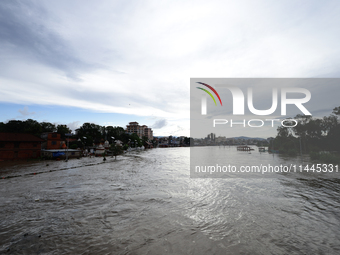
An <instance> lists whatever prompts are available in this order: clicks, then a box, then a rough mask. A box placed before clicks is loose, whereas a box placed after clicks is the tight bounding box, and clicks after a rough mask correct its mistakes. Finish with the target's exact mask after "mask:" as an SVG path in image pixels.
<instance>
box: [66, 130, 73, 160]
mask: <svg viewBox="0 0 340 255" xmlns="http://www.w3.org/2000/svg"><path fill="white" fill-rule="evenodd" d="M65 136H67V147H66V160H65V161H66V162H67V161H68V146H69V144H70V136H72V134H65Z"/></svg>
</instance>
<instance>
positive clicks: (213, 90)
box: [196, 82, 222, 106]
mask: <svg viewBox="0 0 340 255" xmlns="http://www.w3.org/2000/svg"><path fill="white" fill-rule="evenodd" d="M197 83H199V84H201V85H204V86H207V87H208V88H209V89H211V90H212V92H214V93H215V95H216V96H217V97H218V100H220V103H221V106H222V101H221V98H220V95H219V94H218V93H217V91H216V90H215V89H214V88H213V87H211V86H210V85H208V84H205V83H203V82H197ZM196 88H198V89H201V90H203V91H205V92H207V93H208V94H209V96H211V98H212V99H213V100H214V102H215V105H217V104H216V100H215V98H214V96H213V95H212V94H211V93H210V92H209V91H208V90H206V89H203V88H200V87H196Z"/></svg>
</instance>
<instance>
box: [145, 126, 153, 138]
mask: <svg viewBox="0 0 340 255" xmlns="http://www.w3.org/2000/svg"><path fill="white" fill-rule="evenodd" d="M144 136H145V137H147V138H148V140H150V141H152V140H153V131H152V129H151V128H148V127H147V126H145V128H144Z"/></svg>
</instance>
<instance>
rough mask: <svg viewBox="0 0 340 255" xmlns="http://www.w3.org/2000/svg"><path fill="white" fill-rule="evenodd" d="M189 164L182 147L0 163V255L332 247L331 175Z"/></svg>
mask: <svg viewBox="0 0 340 255" xmlns="http://www.w3.org/2000/svg"><path fill="white" fill-rule="evenodd" d="M194 149H196V148H194ZM201 150H203V151H202V153H206V152H207V150H209V148H208V147H206V148H201ZM216 150H217V148H216ZM220 151H222V150H220ZM221 153H222V152H221ZM223 153H226V154H228V153H229V154H232V155H233V156H232V157H231V159H230V160H235V162H236V161H241V162H242V161H244V160H246V159H245V154H244V153H242V152H237V151H236V150H235V148H226V149H225V150H224V151H223ZM255 153H257V154H255ZM259 155H260V154H259V153H258V152H253V154H252V155H251V157H253V158H259ZM261 155H262V154H261ZM263 155H267V156H268V159H265V161H266V162H268V161H269V160H271V159H269V157H272V156H271V155H268V154H263ZM267 156H266V157H267ZM272 158H273V162H276V163H277V162H278V161H280V162H281V161H282V162H288V163H289V161H292V162H296V161H297V160H299V158H291V159H287V158H282V157H279V156H278V155H275V157H272ZM189 163H190V149H189V148H164V149H153V150H148V151H141V152H132V153H129V154H125V155H124V156H118V157H117V160H114V159H113V158H107V161H106V162H103V160H102V158H82V159H72V160H69V161H68V162H64V161H44V162H35V163H29V162H26V163H20V164H16V165H4V162H1V164H3V165H2V166H1V167H0V176H1V178H2V177H8V176H11V177H12V178H5V179H1V180H0V192H1V197H0V208H1V218H0V254H340V181H339V179H336V178H327V179H323V178H319V177H318V176H315V177H310V176H303V175H299V176H297V177H296V176H291V175H283V174H277V176H276V177H275V178H223V179H222V178H205V179H202V178H198V179H191V178H190V171H189V168H190V167H189Z"/></svg>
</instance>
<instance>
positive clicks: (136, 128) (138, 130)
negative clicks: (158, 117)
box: [126, 121, 153, 140]
mask: <svg viewBox="0 0 340 255" xmlns="http://www.w3.org/2000/svg"><path fill="white" fill-rule="evenodd" d="M126 131H127V132H128V133H135V134H137V135H138V136H139V138H142V137H143V136H146V137H147V138H148V139H149V140H152V139H153V132H152V129H151V128H148V126H146V125H143V126H140V125H139V124H138V122H136V121H134V122H129V125H126Z"/></svg>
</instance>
